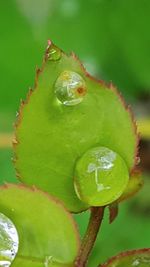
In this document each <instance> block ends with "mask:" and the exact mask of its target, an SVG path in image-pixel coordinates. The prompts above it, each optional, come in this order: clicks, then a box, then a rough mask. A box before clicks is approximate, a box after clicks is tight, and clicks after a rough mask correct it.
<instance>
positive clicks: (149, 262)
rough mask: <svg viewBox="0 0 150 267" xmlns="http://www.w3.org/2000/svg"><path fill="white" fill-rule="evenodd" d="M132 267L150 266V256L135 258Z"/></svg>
mask: <svg viewBox="0 0 150 267" xmlns="http://www.w3.org/2000/svg"><path fill="white" fill-rule="evenodd" d="M132 266H133V267H136V266H139V267H145V266H150V257H149V256H143V255H141V256H139V257H136V258H134V260H133V262H132Z"/></svg>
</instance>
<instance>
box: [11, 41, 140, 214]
mask: <svg viewBox="0 0 150 267" xmlns="http://www.w3.org/2000/svg"><path fill="white" fill-rule="evenodd" d="M64 72H65V73H67V75H64ZM72 72H73V73H74V76H71V77H70V73H72ZM60 77H61V78H60ZM79 77H80V78H79ZM58 81H59V82H58ZM60 81H61V82H62V88H63V98H62V97H60V94H59V92H58V91H59V88H60V87H59V86H60ZM79 81H82V82H81V83H80V82H79ZM66 83H67V85H66ZM66 87H67V88H68V92H69V93H70V91H71V94H72V95H71V98H73V97H77V98H79V95H78V94H81V98H79V99H80V100H81V99H82V101H80V102H79V101H78V103H77V104H76V105H73V106H68V105H66V104H64V103H62V102H61V101H60V100H61V99H63V100H62V101H63V102H64V97H66V93H65V90H66ZM56 92H57V93H56ZM60 93H61V92H60ZM69 97H70V94H69ZM67 101H68V96H67ZM16 139H17V142H18V144H16V145H15V159H16V169H17V173H18V175H19V176H20V179H21V181H23V182H24V183H27V184H29V185H37V186H38V187H39V188H41V189H42V190H44V191H47V192H49V193H51V194H52V195H54V196H56V197H58V198H59V199H61V200H62V201H63V202H64V203H65V205H66V207H67V208H68V209H69V210H70V211H73V212H80V211H81V210H84V209H86V208H87V205H85V204H84V203H83V202H81V201H80V200H79V199H78V198H77V196H76V193H75V190H74V185H73V173H74V167H75V162H76V160H77V159H78V158H79V157H80V156H81V155H82V154H83V153H85V152H86V151H87V150H88V149H90V148H92V147H95V146H98V145H100V146H106V147H108V148H110V149H112V150H114V151H116V152H117V153H118V154H119V155H120V156H121V157H122V158H123V160H124V161H125V163H126V165H127V167H128V170H131V169H132V168H133V166H134V164H135V154H136V150H137V149H136V146H137V136H136V130H135V125H134V122H133V120H132V116H131V114H130V112H129V110H128V109H127V108H126V107H125V105H124V103H123V101H122V99H121V98H120V96H119V95H118V94H117V92H116V89H115V88H114V87H113V86H112V85H110V86H107V85H106V84H104V83H103V82H100V81H97V80H95V79H94V78H93V77H91V76H90V75H89V74H88V73H86V71H85V70H84V69H83V67H82V66H81V63H80V62H79V61H78V60H77V58H76V57H75V56H74V55H73V54H72V55H69V56H67V55H66V54H64V53H63V52H62V51H61V50H59V49H58V48H57V47H56V46H54V45H53V44H51V42H49V46H48V49H47V51H46V56H45V61H44V64H43V67H42V70H41V71H40V70H38V72H37V77H36V84H35V89H34V91H33V92H32V91H30V93H29V95H28V98H27V101H26V102H25V103H23V104H22V105H21V109H20V112H19V118H18V121H17V129H16Z"/></svg>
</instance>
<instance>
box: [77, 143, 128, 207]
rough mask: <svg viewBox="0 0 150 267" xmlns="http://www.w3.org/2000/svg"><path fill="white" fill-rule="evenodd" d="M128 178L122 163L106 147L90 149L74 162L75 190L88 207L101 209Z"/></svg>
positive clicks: (111, 200) (120, 189)
mask: <svg viewBox="0 0 150 267" xmlns="http://www.w3.org/2000/svg"><path fill="white" fill-rule="evenodd" d="M128 179H129V175H128V169H127V166H126V164H125V162H124V160H123V159H122V158H121V157H120V156H119V155H118V154H117V153H116V152H114V151H112V150H110V149H109V148H106V147H96V148H92V149H89V150H88V151H87V152H85V154H83V156H82V157H81V158H80V159H79V160H78V161H77V164H76V169H75V182H74V185H75V191H76V193H77V196H78V197H79V198H80V199H81V200H82V201H84V202H86V203H88V204H90V205H91V206H92V205H93V206H103V205H107V204H110V203H111V202H113V201H115V200H116V199H117V198H118V197H119V196H120V195H121V194H122V193H123V191H124V189H125V188H126V186H127V183H128Z"/></svg>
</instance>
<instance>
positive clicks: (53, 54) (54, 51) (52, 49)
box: [46, 42, 62, 61]
mask: <svg viewBox="0 0 150 267" xmlns="http://www.w3.org/2000/svg"><path fill="white" fill-rule="evenodd" d="M61 53H62V52H61V50H60V49H59V48H58V47H57V46H55V45H54V44H53V43H51V42H49V43H48V47H47V50H46V59H47V60H50V61H57V60H59V59H60V58H61Z"/></svg>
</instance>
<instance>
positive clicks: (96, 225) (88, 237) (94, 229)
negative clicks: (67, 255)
mask: <svg viewBox="0 0 150 267" xmlns="http://www.w3.org/2000/svg"><path fill="white" fill-rule="evenodd" d="M103 215H104V207H92V208H91V216H90V220H89V224H88V228H87V231H86V234H85V236H84V238H83V241H82V244H81V248H80V251H79V254H78V256H77V258H76V260H75V266H76V267H85V266H86V263H87V261H88V258H89V255H90V253H91V251H92V248H93V246H94V243H95V240H96V237H97V234H98V232H99V229H100V226H101V223H102V219H103Z"/></svg>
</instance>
